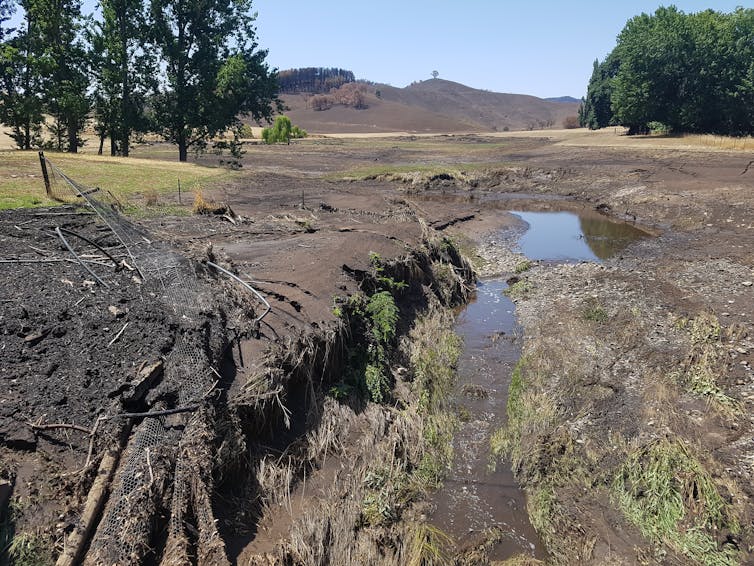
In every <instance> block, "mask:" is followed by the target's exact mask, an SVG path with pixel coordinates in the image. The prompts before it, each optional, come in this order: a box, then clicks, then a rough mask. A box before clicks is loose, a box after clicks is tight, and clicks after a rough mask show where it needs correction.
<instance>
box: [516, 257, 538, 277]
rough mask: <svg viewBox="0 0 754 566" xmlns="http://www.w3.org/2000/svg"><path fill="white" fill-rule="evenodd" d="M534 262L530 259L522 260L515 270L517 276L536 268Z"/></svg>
mask: <svg viewBox="0 0 754 566" xmlns="http://www.w3.org/2000/svg"><path fill="white" fill-rule="evenodd" d="M534 265H535V264H534V262H533V261H531V260H530V259H522V260H521V261H519V262H518V263H517V264H516V267H515V268H514V271H515V272H516V273H517V274H521V273H524V272H525V271H529V270H530V269H531V268H532V267H534Z"/></svg>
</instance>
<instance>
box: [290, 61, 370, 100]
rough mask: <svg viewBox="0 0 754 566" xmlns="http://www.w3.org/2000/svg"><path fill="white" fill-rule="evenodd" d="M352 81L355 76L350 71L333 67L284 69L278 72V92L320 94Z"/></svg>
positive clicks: (354, 79)
mask: <svg viewBox="0 0 754 566" xmlns="http://www.w3.org/2000/svg"><path fill="white" fill-rule="evenodd" d="M354 81H356V77H355V76H354V74H353V72H352V71H347V70H345V69H338V68H335V67H332V68H325V67H305V68H302V69H286V70H285V71H280V72H279V73H278V85H279V87H280V92H283V93H286V94H298V93H301V92H307V93H311V94H322V93H327V92H330V90H332V89H334V88H340V87H341V86H342V85H344V84H346V83H352V82H354Z"/></svg>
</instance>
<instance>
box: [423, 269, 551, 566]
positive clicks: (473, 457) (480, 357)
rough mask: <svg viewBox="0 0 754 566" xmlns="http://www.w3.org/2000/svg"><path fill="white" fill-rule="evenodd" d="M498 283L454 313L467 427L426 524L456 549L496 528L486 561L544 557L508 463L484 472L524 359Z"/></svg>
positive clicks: (460, 401) (483, 286)
mask: <svg viewBox="0 0 754 566" xmlns="http://www.w3.org/2000/svg"><path fill="white" fill-rule="evenodd" d="M506 287H507V285H506V284H505V283H504V282H502V281H499V280H489V281H483V282H481V283H479V285H478V287H477V293H476V299H475V300H474V301H473V302H472V303H471V304H469V305H468V306H467V307H466V308H465V309H464V311H463V312H462V313H461V314H460V315H459V317H458V321H457V325H456V332H458V334H459V335H460V336H461V337H462V338H463V340H464V344H465V347H464V352H463V354H462V356H461V359H460V360H459V368H458V373H459V379H458V387H457V390H456V393H455V399H454V401H455V403H456V405H457V407H458V409H459V413H460V415H461V416H462V418H463V420H465V421H466V422H462V423H461V427H460V430H458V432H457V433H456V436H455V439H454V450H455V453H454V462H453V466H452V469H451V471H450V473H449V474H448V477H447V478H446V480H445V483H444V485H443V487H442V488H441V489H440V490H439V491H438V493H437V494H436V495H435V497H434V503H435V506H436V508H435V511H434V513H433V514H432V517H431V518H430V520H431V522H432V523H433V524H434V525H435V526H437V527H439V528H441V529H442V530H443V531H445V532H446V533H448V534H449V535H451V536H452V537H453V538H454V539H455V540H456V542H457V543H458V545H459V547H461V548H464V546H468V545H474V544H477V543H479V542H481V540H482V537H483V531H485V530H486V529H490V528H492V527H499V528H500V529H501V530H502V532H503V533H505V534H504V537H503V540H502V541H501V542H500V543H498V544H497V545H496V546H495V547H494V548H493V549H492V552H491V553H490V558H492V559H496V560H503V559H505V558H509V557H511V556H514V555H516V554H521V553H525V554H528V555H533V556H536V557H539V558H542V557H543V547H542V545H541V543H540V541H539V538H538V536H537V534H536V532H535V531H534V529H533V528H532V526H531V524H530V523H529V518H528V516H527V513H526V500H525V498H524V495H523V493H522V492H521V490H520V489H519V488H518V485H517V484H516V481H515V479H514V478H513V474H512V473H511V471H510V466H509V465H505V464H502V465H497V466H496V467H495V469H494V471H493V470H490V468H489V462H490V459H489V453H490V450H489V446H490V445H489V441H490V434H491V433H492V432H493V431H495V430H496V429H498V428H500V427H501V426H502V425H503V424H504V423H505V404H506V400H507V395H508V384H509V383H510V375H511V371H512V370H513V367H514V366H515V365H516V362H517V361H518V358H519V356H520V354H521V333H520V330H519V328H518V326H517V324H516V317H515V313H514V305H513V303H512V302H511V301H510V300H508V299H507V298H506V297H505V296H504V295H503V290H504V289H505V288H506Z"/></svg>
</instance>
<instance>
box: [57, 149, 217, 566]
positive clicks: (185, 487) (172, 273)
mask: <svg viewBox="0 0 754 566" xmlns="http://www.w3.org/2000/svg"><path fill="white" fill-rule="evenodd" d="M46 163H47V165H48V171H49V173H50V175H49V180H50V193H51V195H52V196H53V197H54V198H57V199H58V200H61V201H66V202H80V203H81V204H85V205H88V206H90V207H91V208H92V209H93V210H94V211H95V213H96V215H97V217H98V219H99V221H100V222H101V223H102V224H103V225H104V226H106V227H107V228H109V230H110V231H112V234H113V235H114V236H115V238H116V239H117V241H118V242H119V244H120V246H122V247H123V249H124V252H125V254H123V257H128V258H129V259H130V262H131V265H130V267H132V268H133V269H135V270H137V271H138V274H139V276H140V281H138V284H139V285H140V288H141V290H142V296H143V297H148V298H149V300H153V301H155V303H156V306H157V308H162V309H164V311H165V312H166V313H167V314H169V315H171V316H172V317H173V318H174V320H175V321H177V326H178V331H177V333H176V334H177V340H176V343H175V345H174V347H173V349H172V351H171V353H170V354H169V355H168V356H167V358H166V360H165V364H164V380H163V381H164V383H167V384H175V385H176V387H175V389H176V390H177V405H178V406H179V407H184V406H189V405H192V404H197V403H199V402H200V401H202V400H203V399H204V398H205V397H206V396H207V395H208V393H209V392H210V390H211V389H212V388H213V387H214V384H216V380H217V374H216V372H215V371H214V369H213V368H212V364H211V360H210V359H209V357H208V350H209V348H208V346H207V344H206V340H205V336H204V335H203V334H202V332H201V328H200V327H199V325H198V321H197V315H198V314H200V313H202V312H205V311H207V309H209V308H211V306H212V304H213V298H212V294H211V293H209V292H207V291H206V290H204V291H203V290H202V285H201V284H200V278H199V275H198V274H197V271H196V267H195V265H196V264H195V263H194V262H192V261H190V260H189V259H187V258H185V257H184V256H182V255H181V254H179V253H177V252H176V251H174V250H173V249H171V248H170V247H169V246H167V245H165V244H163V243H162V242H160V241H157V240H156V239H155V238H153V237H152V236H151V235H150V234H149V233H148V232H147V231H146V230H144V229H143V228H141V227H139V226H137V225H136V224H134V223H133V222H131V221H129V220H128V219H127V218H125V217H124V216H123V214H122V213H121V210H122V207H121V205H120V203H119V202H118V200H117V199H116V198H115V197H114V196H113V195H112V194H111V193H109V192H108V191H104V190H101V189H87V188H86V187H83V186H81V185H80V184H78V183H76V182H75V181H74V180H72V179H71V178H69V177H68V176H66V175H65V174H64V173H63V172H62V171H61V170H60V169H59V168H58V167H56V166H55V165H54V164H52V163H51V162H50V161H49V160H47V161H46ZM160 408H165V407H164V406H163V405H160V404H157V405H155V406H153V407H151V408H150V409H151V410H155V409H160ZM174 420H175V419H174ZM178 420H182V422H183V425H184V426H185V432H183V435H181V434H176V433H175V432H174V431H172V432H171V430H170V428H171V427H170V426H169V425H168V421H167V419H166V417H164V416H162V417H158V418H145V419H144V420H143V421H142V422H141V423H140V424H139V425H138V426H137V427H136V428H135V432H134V433H133V435H132V436H131V439H130V440H129V443H128V446H127V448H126V450H125V453H124V457H123V459H122V460H121V465H120V467H119V470H118V473H117V474H116V477H115V479H114V482H113V489H112V491H111V495H110V498H109V500H108V503H107V506H106V508H105V511H104V513H103V517H102V520H101V521H100V524H99V526H98V528H97V531H96V533H95V536H94V538H93V540H92V543H91V551H90V555H89V558H88V562H89V563H100V562H107V563H108V564H133V563H136V562H140V561H141V560H142V559H143V558H144V557H145V555H146V554H147V553H148V552H149V551H150V550H149V548H150V539H151V536H152V535H151V532H150V531H151V528H152V527H151V515H154V513H155V510H156V507H157V506H158V505H159V503H158V502H157V501H155V499H156V498H157V495H156V494H155V493H154V490H153V489H152V484H153V483H154V482H155V478H154V473H153V469H152V466H151V463H150V462H149V456H150V453H151V454H155V453H160V454H164V453H166V452H170V451H171V450H172V451H173V452H175V453H177V456H176V464H175V468H174V470H173V473H172V480H173V481H172V485H173V492H172V498H171V503H170V522H169V537H172V538H180V537H181V535H182V533H183V532H184V530H185V515H186V509H187V506H188V502H187V498H189V497H190V493H189V492H190V489H189V484H190V482H195V481H196V478H189V477H187V475H188V473H189V471H191V470H193V469H194V468H195V465H193V464H192V463H190V462H187V461H186V458H187V457H188V452H189V451H187V450H180V449H178V447H179V446H180V445H181V442H182V440H181V437H182V436H184V437H185V436H187V435H189V436H192V435H200V434H201V431H202V427H203V426H205V427H206V426H207V423H206V421H205V419H203V418H200V416H199V414H198V413H189V416H186V415H181V416H180V417H178ZM173 428H175V427H173ZM150 451H151V452H150ZM210 479H211V478H210ZM208 513H210V514H211V508H210V509H204V508H201V509H198V510H195V511H194V515H196V516H197V519H199V521H198V522H199V523H203V524H210V525H211V524H213V518H212V517H209V516H206V515H207V514H208ZM201 535H202V533H201V532H200V540H201V538H202V537H201Z"/></svg>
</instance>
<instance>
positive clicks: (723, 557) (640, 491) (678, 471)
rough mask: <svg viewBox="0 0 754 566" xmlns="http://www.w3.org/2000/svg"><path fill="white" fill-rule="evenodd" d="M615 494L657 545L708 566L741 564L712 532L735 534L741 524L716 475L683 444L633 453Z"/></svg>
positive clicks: (652, 445) (658, 443)
mask: <svg viewBox="0 0 754 566" xmlns="http://www.w3.org/2000/svg"><path fill="white" fill-rule="evenodd" d="M612 493H613V497H614V499H615V501H616V502H617V504H618V507H619V508H620V509H621V511H622V512H623V513H624V515H625V516H626V518H627V519H628V520H629V521H630V522H631V523H633V524H634V525H636V526H637V527H638V528H639V530H640V531H641V532H642V534H643V535H644V536H645V537H647V538H648V539H650V540H651V541H653V542H654V543H655V544H658V545H659V544H663V543H665V544H667V545H668V546H670V547H671V548H672V549H673V550H675V551H677V552H679V553H681V554H684V555H685V556H687V557H688V558H690V559H691V560H694V561H695V562H698V563H700V564H704V565H710V566H718V565H719V566H728V565H733V564H737V560H736V550H735V548H733V547H732V546H729V545H724V546H720V545H718V544H717V542H716V540H715V538H713V536H712V534H711V533H712V532H714V531H717V530H719V529H728V530H730V531H731V532H734V533H735V532H737V531H738V530H739V526H738V523H737V521H736V520H735V518H733V517H731V516H729V511H728V507H727V505H726V503H725V501H724V500H723V498H722V497H721V496H720V494H719V493H718V491H717V489H716V487H715V484H714V482H713V481H712V478H711V477H710V475H709V474H708V473H707V471H706V470H705V469H704V467H703V466H702V465H701V463H699V461H697V460H696V459H695V458H694V457H693V455H692V454H691V453H690V452H689V450H688V448H686V447H685V446H684V445H683V444H681V443H680V442H677V441H672V440H668V439H660V440H656V441H654V442H652V443H650V444H649V445H646V446H643V447H641V448H639V449H637V450H634V451H633V452H631V453H630V454H629V455H628V458H627V460H626V462H625V464H624V465H623V466H622V467H621V469H620V470H619V472H618V474H617V475H616V477H615V479H614V480H613V483H612Z"/></svg>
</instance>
